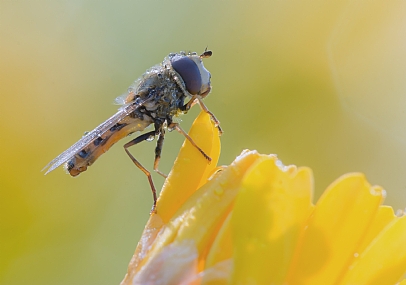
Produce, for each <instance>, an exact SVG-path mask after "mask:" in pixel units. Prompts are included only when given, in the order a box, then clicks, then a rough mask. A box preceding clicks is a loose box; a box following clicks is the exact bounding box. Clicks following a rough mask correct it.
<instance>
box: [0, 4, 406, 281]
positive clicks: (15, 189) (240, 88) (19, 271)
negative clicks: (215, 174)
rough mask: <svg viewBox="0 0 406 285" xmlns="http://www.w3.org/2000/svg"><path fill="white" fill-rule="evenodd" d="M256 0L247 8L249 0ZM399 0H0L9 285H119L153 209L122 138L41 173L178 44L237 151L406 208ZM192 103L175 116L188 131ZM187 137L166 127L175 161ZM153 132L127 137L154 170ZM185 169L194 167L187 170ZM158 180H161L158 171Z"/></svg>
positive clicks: (0, 252) (226, 141)
mask: <svg viewBox="0 0 406 285" xmlns="http://www.w3.org/2000/svg"><path fill="white" fill-rule="evenodd" d="M248 3H249V4H248ZM405 6H406V2H405V1H390V2H388V1H383V0H381V1H374V0H372V1H370V0H368V1H367V0H364V1H339V0H336V1H322V0H320V1H300V0H291V1H279V0H278V1H250V2H248V1H204V2H203V1H199V2H198V1H115V2H113V1H80V0H73V1H51V0H44V1H7V0H5V1H1V2H0V66H1V68H0V73H1V75H0V95H1V96H0V128H1V139H0V146H1V147H0V163H1V171H0V284H8V285H12V284H43V285H46V284H59V285H63V284H67V285H68V284H101V285H102V284H119V282H120V281H121V280H122V279H123V277H124V275H125V273H126V270H127V265H128V263H129V261H130V258H131V256H132V254H133V252H134V249H135V247H136V244H137V241H138V239H139V237H140V234H141V231H142V229H143V226H144V224H145V222H146V220H147V219H148V216H149V210H150V209H151V205H152V197H151V192H150V188H149V185H148V182H147V179H146V178H145V176H144V174H143V173H141V171H139V170H138V169H137V168H136V167H135V166H134V165H133V164H132V162H131V161H130V159H129V158H128V157H127V155H126V154H125V152H124V151H123V148H122V145H123V144H124V142H126V141H129V140H130V138H128V139H124V140H123V141H122V142H119V143H118V144H117V145H116V146H115V147H113V148H112V149H111V150H110V151H109V152H108V153H106V154H105V155H104V156H103V157H101V158H100V159H99V160H98V161H97V163H95V164H94V165H93V166H91V167H90V169H89V170H88V171H87V172H86V173H84V174H82V175H80V176H79V177H78V178H75V179H73V178H71V177H69V176H68V175H66V174H65V173H64V171H63V170H62V169H57V170H56V171H54V172H52V173H50V174H49V175H47V176H45V177H44V175H43V173H41V172H40V170H41V169H42V168H43V167H44V166H45V165H46V164H47V163H48V162H49V161H50V160H51V159H53V158H54V157H56V156H57V155H58V154H59V153H61V152H62V151H64V150H65V149H66V148H68V147H69V146H70V145H71V144H73V143H74V142H76V141H77V140H78V139H79V138H80V137H81V136H82V134H83V133H84V131H90V130H91V129H93V128H94V127H95V126H97V125H98V124H100V123H101V122H103V121H104V120H105V119H107V118H108V117H109V116H111V115H112V114H114V113H115V112H116V110H117V106H114V105H112V102H113V101H114V98H115V97H117V96H119V95H121V94H122V93H123V92H125V91H126V89H127V87H128V86H129V85H130V84H131V83H132V82H133V81H134V80H135V79H137V78H138V77H139V76H140V75H141V74H142V73H144V71H145V70H146V69H147V68H149V67H151V66H152V65H154V64H157V63H159V62H161V61H162V59H163V58H164V57H165V56H166V55H167V54H168V53H170V52H176V51H179V50H187V51H197V52H202V51H203V50H204V48H205V47H206V46H208V47H209V49H211V50H213V56H212V57H211V58H209V59H206V60H205V66H206V67H207V68H208V69H209V70H210V71H211V73H212V84H213V91H212V93H211V95H210V96H209V97H207V98H206V100H205V102H206V104H207V106H208V107H209V109H210V110H211V111H212V112H213V113H214V114H216V116H217V117H218V119H219V120H220V121H221V126H222V127H223V129H224V130H225V133H224V135H223V136H222V137H221V141H222V154H221V157H220V164H229V163H230V162H231V161H232V160H233V159H234V158H235V157H236V156H237V155H238V154H239V153H240V152H241V151H242V150H243V149H245V148H249V149H256V150H258V151H259V152H261V153H276V154H278V156H279V158H280V159H281V160H282V161H283V162H284V163H285V164H296V165H298V166H309V167H311V168H312V169H313V171H314V177H315V198H316V199H317V198H318V197H319V196H320V193H322V191H323V190H324V189H325V188H326V187H327V186H328V185H329V184H330V183H331V182H333V180H334V179H336V178H337V177H339V176H340V175H342V174H344V173H347V172H352V171H360V172H363V173H365V174H366V176H367V178H368V180H369V181H370V182H371V184H379V185H382V186H383V187H384V188H385V189H386V190H387V192H388V196H387V199H386V202H385V203H386V204H388V205H391V206H393V207H394V208H395V210H396V209H399V208H405V206H406V163H405V161H406V126H405V122H406V96H405V92H406V80H405V79H406V54H405V50H406V37H405V31H406V17H405V16H406V7H405ZM198 113H199V108H198V107H195V108H193V110H192V111H191V112H190V113H189V114H188V115H186V116H184V117H182V120H183V122H182V126H183V127H184V128H185V129H186V130H188V129H189V127H190V125H191V123H192V122H193V120H194V118H195V117H196V115H197V114H198ZM182 142H183V137H182V136H180V135H179V134H177V133H171V134H169V135H167V137H166V143H165V146H164V151H163V158H162V160H161V167H160V168H161V170H162V171H164V172H166V173H168V172H169V171H170V169H171V166H172V164H173V161H174V159H175V157H176V155H177V153H178V150H179V148H180V146H181V144H182ZM154 147H155V143H143V144H140V145H138V146H136V147H134V148H132V149H131V151H132V153H133V154H134V156H135V157H137V158H138V159H139V160H140V161H141V162H142V163H143V164H144V165H145V166H146V167H147V168H149V169H152V163H153V157H154ZM186 179H187V178H186ZM154 180H155V183H156V185H157V188H160V187H161V186H162V184H163V179H162V178H161V177H160V176H158V175H155V174H154Z"/></svg>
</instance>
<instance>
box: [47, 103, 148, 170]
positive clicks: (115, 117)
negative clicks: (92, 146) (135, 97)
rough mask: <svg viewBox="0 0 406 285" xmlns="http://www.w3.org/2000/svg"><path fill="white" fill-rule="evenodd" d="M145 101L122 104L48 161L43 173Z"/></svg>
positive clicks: (59, 164) (57, 165)
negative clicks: (114, 112)
mask: <svg viewBox="0 0 406 285" xmlns="http://www.w3.org/2000/svg"><path fill="white" fill-rule="evenodd" d="M143 103H145V101H143V102H131V103H130V104H127V105H124V106H122V107H121V108H120V109H119V110H118V112H117V113H116V114H114V115H113V116H111V117H110V118H108V119H107V120H106V121H105V122H103V123H101V124H100V125H99V126H97V127H96V128H95V129H94V130H93V131H91V132H89V133H87V134H86V135H84V136H83V137H82V138H81V139H80V140H79V141H77V142H76V143H75V144H73V145H72V146H71V147H70V148H68V149H67V150H65V151H64V152H62V153H61V154H60V155H58V156H57V157H56V158H54V159H53V160H52V161H51V162H49V163H48V164H47V165H46V166H45V167H44V168H43V169H42V171H44V170H45V169H47V171H46V172H45V175H46V174H48V173H49V172H51V171H52V170H54V169H55V168H58V167H59V166H61V165H62V164H64V163H65V162H67V161H68V160H69V159H70V158H71V157H73V156H74V155H75V154H76V153H78V152H79V151H81V150H82V149H83V148H84V147H85V146H87V145H88V144H89V143H91V142H92V141H94V140H95V139H96V138H98V137H99V136H101V135H102V134H104V133H105V132H106V131H108V130H109V129H110V128H111V127H113V126H114V125H115V124H117V123H118V122H120V121H121V120H122V119H123V118H125V117H126V116H128V115H129V114H130V113H132V112H134V111H135V110H136V109H137V108H139V107H140V106H141V105H142V104H143Z"/></svg>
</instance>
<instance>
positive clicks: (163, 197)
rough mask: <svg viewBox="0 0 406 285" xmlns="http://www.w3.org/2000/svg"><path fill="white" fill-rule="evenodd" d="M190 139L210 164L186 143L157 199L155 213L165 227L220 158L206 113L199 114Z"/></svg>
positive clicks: (211, 125)
mask: <svg viewBox="0 0 406 285" xmlns="http://www.w3.org/2000/svg"><path fill="white" fill-rule="evenodd" d="M189 136H190V137H191V138H192V139H193V141H194V142H195V143H196V145H198V146H199V147H200V148H201V149H202V150H203V151H204V152H205V153H206V154H207V155H208V156H210V157H211V159H212V161H211V162H210V163H209V162H208V160H207V159H205V158H204V157H203V155H202V154H201V153H200V152H199V151H198V150H197V149H196V147H194V146H193V145H192V144H191V143H190V142H189V141H188V140H185V142H184V144H183V146H182V148H181V150H180V152H179V155H178V158H177V159H176V161H175V163H174V166H173V168H172V170H171V172H170V173H169V176H168V178H167V179H166V180H165V184H164V186H163V188H162V191H161V194H160V196H159V199H158V203H157V213H159V215H160V216H161V219H162V221H163V222H164V223H166V222H168V221H169V219H170V218H171V217H172V215H173V214H174V213H175V212H176V211H177V210H178V209H179V207H180V206H181V205H182V204H183V203H184V202H185V201H186V200H187V198H189V196H190V195H192V194H193V192H194V191H196V190H197V189H198V187H199V186H200V185H201V184H202V182H205V181H206V180H207V178H208V175H209V173H211V172H212V171H213V169H214V168H215V167H216V166H217V161H218V158H219V155H220V139H219V133H218V129H217V128H216V127H215V126H214V124H213V123H212V122H211V119H210V116H209V115H208V114H207V113H205V112H203V111H202V112H200V114H199V116H198V117H197V118H196V120H195V121H194V123H193V126H192V128H191V130H190V132H189Z"/></svg>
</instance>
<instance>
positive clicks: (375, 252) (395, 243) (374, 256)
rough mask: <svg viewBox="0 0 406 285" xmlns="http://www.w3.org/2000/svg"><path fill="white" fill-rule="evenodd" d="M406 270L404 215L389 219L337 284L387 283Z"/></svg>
mask: <svg viewBox="0 0 406 285" xmlns="http://www.w3.org/2000/svg"><path fill="white" fill-rule="evenodd" d="M405 272H406V216H403V217H401V218H396V219H395V220H393V221H392V223H390V224H389V225H388V226H387V227H386V228H385V229H384V230H383V231H382V232H381V233H380V234H379V235H378V236H377V237H376V238H375V239H374V241H373V242H372V243H371V244H370V246H369V247H368V248H367V249H366V250H365V252H363V253H362V254H360V256H359V257H358V258H357V260H356V261H355V262H354V264H352V265H351V266H350V268H349V269H348V271H347V275H346V277H345V278H344V279H343V281H342V282H341V283H340V284H343V285H344V284H370V285H374V284H376V285H386V284H388V285H390V284H395V283H396V282H397V281H399V280H400V279H401V278H402V276H403V274H404V273H405Z"/></svg>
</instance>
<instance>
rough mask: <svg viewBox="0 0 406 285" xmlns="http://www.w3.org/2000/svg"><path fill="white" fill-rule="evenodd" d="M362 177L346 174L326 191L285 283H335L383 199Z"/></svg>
mask: <svg viewBox="0 0 406 285" xmlns="http://www.w3.org/2000/svg"><path fill="white" fill-rule="evenodd" d="M383 192H384V191H382V189H381V188H379V187H371V186H370V185H369V183H368V182H367V181H366V180H365V177H364V176H363V175H362V174H347V175H344V176H342V177H341V178H339V179H338V180H337V181H336V182H334V183H333V184H332V185H330V187H329V188H328V189H327V190H326V192H325V193H324V194H323V196H322V197H321V198H320V200H319V201H318V203H317V204H316V207H315V209H314V211H313V213H312V215H311V217H310V218H309V220H308V222H307V223H306V227H305V230H304V233H303V239H302V240H301V242H300V245H299V248H297V250H296V252H295V260H294V262H293V264H292V268H291V269H290V273H289V274H290V276H289V279H288V284H295V285H296V284H325V285H327V284H336V283H337V281H338V280H340V278H342V276H343V272H345V270H347V267H348V265H349V264H350V263H351V262H352V260H353V259H354V258H355V257H354V254H355V253H356V250H357V246H358V245H359V244H360V243H361V238H362V237H363V236H364V235H365V234H366V231H367V229H368V227H369V226H370V225H371V222H372V221H373V219H374V217H375V214H376V212H377V211H378V208H379V204H380V203H381V201H382V200H383Z"/></svg>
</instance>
